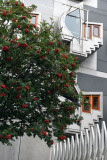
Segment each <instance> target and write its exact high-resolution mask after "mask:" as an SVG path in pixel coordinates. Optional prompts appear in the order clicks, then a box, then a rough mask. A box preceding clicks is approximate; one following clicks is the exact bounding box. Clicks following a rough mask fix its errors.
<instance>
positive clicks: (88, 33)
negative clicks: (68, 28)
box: [84, 24, 92, 39]
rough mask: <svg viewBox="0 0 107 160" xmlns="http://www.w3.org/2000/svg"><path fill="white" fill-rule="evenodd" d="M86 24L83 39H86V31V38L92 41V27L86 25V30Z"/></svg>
mask: <svg viewBox="0 0 107 160" xmlns="http://www.w3.org/2000/svg"><path fill="white" fill-rule="evenodd" d="M86 28H87V27H86V24H85V25H84V37H85V38H86V31H87V38H88V39H92V25H88V28H87V30H86Z"/></svg>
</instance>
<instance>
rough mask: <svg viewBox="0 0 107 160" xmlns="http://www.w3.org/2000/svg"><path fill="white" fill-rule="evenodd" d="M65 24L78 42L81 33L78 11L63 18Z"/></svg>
mask: <svg viewBox="0 0 107 160" xmlns="http://www.w3.org/2000/svg"><path fill="white" fill-rule="evenodd" d="M65 24H66V26H67V28H68V29H69V31H70V32H71V33H72V34H73V36H74V37H75V38H76V37H77V40H78V41H79V38H80V33H81V21H80V10H79V9H76V10H74V11H72V12H70V13H68V14H67V15H66V17H65Z"/></svg>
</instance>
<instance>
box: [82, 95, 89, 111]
mask: <svg viewBox="0 0 107 160" xmlns="http://www.w3.org/2000/svg"><path fill="white" fill-rule="evenodd" d="M85 97H89V103H90V106H89V111H85V110H84V103H82V112H85V113H91V95H84V96H83V101H84V98H85Z"/></svg>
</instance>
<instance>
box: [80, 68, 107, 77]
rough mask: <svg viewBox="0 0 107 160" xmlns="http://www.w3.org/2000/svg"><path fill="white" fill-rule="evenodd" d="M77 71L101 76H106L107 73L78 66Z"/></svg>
mask: <svg viewBox="0 0 107 160" xmlns="http://www.w3.org/2000/svg"><path fill="white" fill-rule="evenodd" d="M78 73H83V74H88V75H92V76H96V77H101V78H107V73H105V72H100V71H95V70H92V69H88V68H83V67H80V68H79V69H78Z"/></svg>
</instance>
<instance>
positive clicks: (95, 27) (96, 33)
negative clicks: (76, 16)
mask: <svg viewBox="0 0 107 160" xmlns="http://www.w3.org/2000/svg"><path fill="white" fill-rule="evenodd" d="M93 36H94V37H99V38H100V26H98V25H93Z"/></svg>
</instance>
